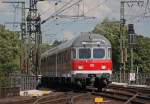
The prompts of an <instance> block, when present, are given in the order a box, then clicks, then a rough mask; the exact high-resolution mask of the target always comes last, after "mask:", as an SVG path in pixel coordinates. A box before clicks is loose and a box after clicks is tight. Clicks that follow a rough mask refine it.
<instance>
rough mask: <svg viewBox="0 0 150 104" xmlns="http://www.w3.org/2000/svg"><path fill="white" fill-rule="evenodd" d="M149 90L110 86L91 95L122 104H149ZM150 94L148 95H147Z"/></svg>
mask: <svg viewBox="0 0 150 104" xmlns="http://www.w3.org/2000/svg"><path fill="white" fill-rule="evenodd" d="M149 91H150V90H149V89H141V88H137V87H123V86H116V85H113V86H112V85H111V86H109V87H108V88H105V89H103V92H93V93H92V94H93V95H97V96H103V97H106V98H111V99H116V100H120V101H122V102H123V103H122V104H150V96H149V95H148V93H149ZM149 94H150V93H149Z"/></svg>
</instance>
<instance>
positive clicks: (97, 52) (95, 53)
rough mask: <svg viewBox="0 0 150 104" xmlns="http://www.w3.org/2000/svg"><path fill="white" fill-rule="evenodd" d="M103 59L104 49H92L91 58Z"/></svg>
mask: <svg viewBox="0 0 150 104" xmlns="http://www.w3.org/2000/svg"><path fill="white" fill-rule="evenodd" d="M104 57H105V49H103V48H94V49H93V58H100V59H102V58H104Z"/></svg>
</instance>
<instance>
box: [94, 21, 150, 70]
mask: <svg viewBox="0 0 150 104" xmlns="http://www.w3.org/2000/svg"><path fill="white" fill-rule="evenodd" d="M93 32H94V33H99V34H102V35H104V36H105V37H106V38H108V39H109V40H110V42H111V44H112V54H113V55H112V60H113V69H114V71H117V70H119V65H120V63H119V60H120V49H119V46H120V43H119V38H120V26H119V22H116V21H110V20H108V19H105V20H104V21H103V22H102V23H101V24H97V26H96V27H95V29H94V30H93ZM124 34H125V41H126V47H127V48H128V61H127V66H126V68H127V69H128V70H129V69H130V51H129V50H130V48H129V47H128V44H127V28H126V27H125V28H124ZM134 66H135V67H134V69H136V66H138V67H139V69H140V71H142V72H145V71H146V72H148V71H149V72H150V38H147V37H143V36H137V44H136V45H135V47H134Z"/></svg>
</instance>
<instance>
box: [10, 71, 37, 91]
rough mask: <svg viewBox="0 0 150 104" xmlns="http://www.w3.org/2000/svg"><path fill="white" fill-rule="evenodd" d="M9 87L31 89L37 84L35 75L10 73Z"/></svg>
mask: <svg viewBox="0 0 150 104" xmlns="http://www.w3.org/2000/svg"><path fill="white" fill-rule="evenodd" d="M9 79H10V87H20V90H31V89H35V88H36V86H37V81H36V77H35V76H33V75H24V74H16V73H15V74H10V75H9Z"/></svg>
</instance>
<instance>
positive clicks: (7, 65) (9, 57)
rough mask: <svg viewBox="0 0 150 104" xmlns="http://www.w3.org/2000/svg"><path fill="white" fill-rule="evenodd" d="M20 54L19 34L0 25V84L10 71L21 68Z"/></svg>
mask: <svg viewBox="0 0 150 104" xmlns="http://www.w3.org/2000/svg"><path fill="white" fill-rule="evenodd" d="M18 56H19V35H18V34H16V33H14V32H10V31H8V30H6V29H5V28H4V27H3V26H0V86H1V85H4V83H3V81H5V78H6V77H7V76H8V74H9V73H11V72H13V71H16V70H17V69H19V65H18V62H16V60H17V58H18ZM4 76H5V78H4Z"/></svg>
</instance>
